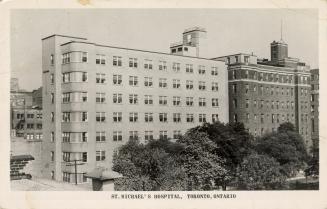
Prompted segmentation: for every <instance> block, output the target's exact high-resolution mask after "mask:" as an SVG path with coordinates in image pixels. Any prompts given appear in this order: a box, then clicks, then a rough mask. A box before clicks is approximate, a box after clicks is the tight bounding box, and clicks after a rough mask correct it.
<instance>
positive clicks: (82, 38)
mask: <svg viewBox="0 0 327 209" xmlns="http://www.w3.org/2000/svg"><path fill="white" fill-rule="evenodd" d="M53 36H60V37H65V38H76V39H81V40H87V39H86V38H81V37H76V36H66V35H60V34H53V35H51V36H47V37H45V38H42V39H41V40H42V41H43V40H45V39H48V38H51V37H53Z"/></svg>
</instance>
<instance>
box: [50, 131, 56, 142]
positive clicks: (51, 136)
mask: <svg viewBox="0 0 327 209" xmlns="http://www.w3.org/2000/svg"><path fill="white" fill-rule="evenodd" d="M54 141H55V134H54V132H53V131H51V133H50V142H54Z"/></svg>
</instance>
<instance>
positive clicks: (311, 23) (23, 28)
mask: <svg viewBox="0 0 327 209" xmlns="http://www.w3.org/2000/svg"><path fill="white" fill-rule="evenodd" d="M281 21H282V22H283V23H282V25H283V27H282V28H283V30H282V31H283V33H282V34H283V37H282V38H283V40H284V41H285V42H286V43H287V44H288V50H289V51H288V55H289V56H290V57H296V58H299V59H300V60H301V61H303V62H306V63H307V64H308V65H310V66H311V68H318V63H319V62H318V12H317V10H315V9H302V10H294V9H57V10H54V9H51V10H46V9H39V10H36V9H28V10H12V12H11V25H10V26H11V72H12V74H11V76H12V77H16V78H18V79H19V85H20V88H21V89H25V90H28V91H31V90H33V89H37V88H38V87H40V86H41V85H42V77H41V76H42V69H41V68H42V67H41V65H42V59H41V53H42V50H41V45H42V42H41V39H42V38H44V37H46V36H49V35H52V34H61V35H69V36H77V37H84V38H87V39H88V40H89V41H90V42H95V43H98V44H103V45H111V46H118V47H126V48H134V49H142V50H149V51H158V52H166V53H169V46H170V43H173V42H178V41H181V40H182V33H183V31H184V30H185V29H186V28H190V27H194V26H199V27H204V28H205V29H206V30H207V35H206V39H205V43H206V44H205V47H202V48H201V49H200V50H201V53H202V55H203V57H206V58H213V57H218V56H224V55H229V54H235V53H240V52H243V53H252V52H253V53H254V54H255V55H257V56H258V57H259V58H270V43H271V42H272V41H273V40H276V41H277V40H280V38H281Z"/></svg>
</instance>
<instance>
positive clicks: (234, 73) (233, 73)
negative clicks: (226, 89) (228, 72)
mask: <svg viewBox="0 0 327 209" xmlns="http://www.w3.org/2000/svg"><path fill="white" fill-rule="evenodd" d="M232 78H233V79H236V70H233V71H232Z"/></svg>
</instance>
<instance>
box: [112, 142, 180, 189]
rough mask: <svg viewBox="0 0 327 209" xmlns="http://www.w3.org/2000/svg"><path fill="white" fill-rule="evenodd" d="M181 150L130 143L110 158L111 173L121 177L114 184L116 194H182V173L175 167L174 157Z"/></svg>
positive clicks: (169, 145) (151, 143)
mask: <svg viewBox="0 0 327 209" xmlns="http://www.w3.org/2000/svg"><path fill="white" fill-rule="evenodd" d="M159 145H163V147H164V148H166V149H167V150H170V151H171V152H173V153H177V152H178V151H177V149H178V148H179V149H182V147H180V146H178V145H176V146H175V145H174V143H172V142H169V141H168V140H167V141H162V140H158V141H152V142H150V143H148V144H147V145H144V144H140V143H139V142H138V141H136V140H131V141H129V142H128V143H127V144H125V145H123V146H122V147H121V148H120V149H119V152H118V153H117V154H116V155H114V160H113V170H114V171H116V172H119V173H121V174H122V175H123V178H121V179H118V180H117V182H116V183H115V189H116V190H124V191H156V190H185V188H186V183H185V173H184V171H183V169H182V168H180V166H179V165H178V164H177V163H176V162H177V161H176V158H175V155H173V154H170V153H168V152H166V151H165V150H164V149H163V148H160V147H159Z"/></svg>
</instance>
